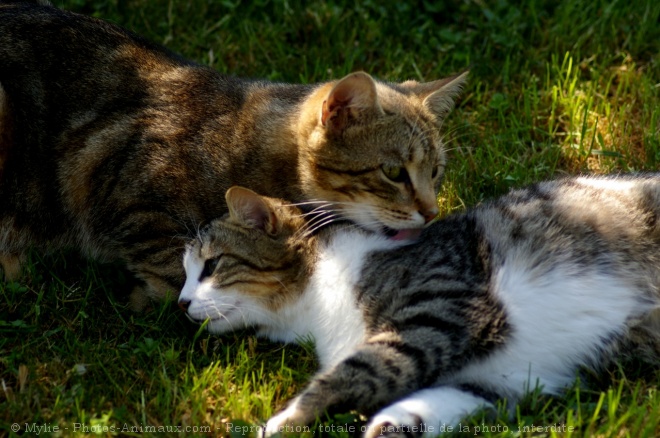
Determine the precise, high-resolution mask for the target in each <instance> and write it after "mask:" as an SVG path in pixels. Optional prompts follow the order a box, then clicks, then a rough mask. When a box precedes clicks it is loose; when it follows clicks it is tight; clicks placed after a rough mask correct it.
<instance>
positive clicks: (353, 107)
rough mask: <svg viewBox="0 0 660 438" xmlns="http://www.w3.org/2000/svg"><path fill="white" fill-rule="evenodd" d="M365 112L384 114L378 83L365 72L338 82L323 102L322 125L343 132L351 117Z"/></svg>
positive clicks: (354, 74) (352, 74) (353, 74)
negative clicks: (379, 99)
mask: <svg viewBox="0 0 660 438" xmlns="http://www.w3.org/2000/svg"><path fill="white" fill-rule="evenodd" d="M365 110H367V111H368V110H375V111H380V112H382V109H381V107H380V104H379V103H378V94H377V92H376V82H375V81H374V80H373V78H372V77H371V76H369V75H368V74H366V73H364V72H355V73H351V74H350V75H348V76H346V77H344V78H343V79H341V80H340V81H339V82H337V83H336V84H335V86H334V87H332V90H330V93H329V94H328V97H327V98H326V99H325V100H324V101H323V108H321V123H322V124H323V126H326V127H328V128H333V129H336V130H342V129H344V128H345V127H346V125H347V124H348V122H349V121H350V119H351V117H357V116H358V114H359V113H360V112H361V111H365Z"/></svg>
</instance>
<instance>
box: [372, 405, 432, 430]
mask: <svg viewBox="0 0 660 438" xmlns="http://www.w3.org/2000/svg"><path fill="white" fill-rule="evenodd" d="M424 433H425V424H424V421H423V420H422V418H421V417H420V416H419V415H415V414H413V413H411V412H408V411H407V410H406V409H404V408H402V407H400V406H392V407H390V408H389V409H386V410H384V411H381V412H380V413H379V414H377V415H376V416H374V417H373V418H372V419H371V421H369V424H368V425H367V430H366V432H365V433H364V438H376V437H387V438H398V437H401V438H403V437H421V436H424Z"/></svg>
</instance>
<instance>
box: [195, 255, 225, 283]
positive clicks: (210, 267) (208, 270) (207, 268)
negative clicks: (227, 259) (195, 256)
mask: <svg viewBox="0 0 660 438" xmlns="http://www.w3.org/2000/svg"><path fill="white" fill-rule="evenodd" d="M220 257H222V256H218V257H213V258H211V259H206V261H205V262H204V269H202V273H201V274H200V276H199V280H200V281H202V280H203V279H205V278H206V277H210V276H211V275H212V274H213V272H215V268H217V267H218V263H219V262H220Z"/></svg>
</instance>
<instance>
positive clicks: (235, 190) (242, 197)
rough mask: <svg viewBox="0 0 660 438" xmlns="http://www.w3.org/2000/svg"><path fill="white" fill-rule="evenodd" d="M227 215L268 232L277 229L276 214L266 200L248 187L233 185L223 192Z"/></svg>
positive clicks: (270, 232) (274, 232) (243, 223)
mask: <svg viewBox="0 0 660 438" xmlns="http://www.w3.org/2000/svg"><path fill="white" fill-rule="evenodd" d="M225 199H226V201H227V207H229V215H230V216H231V217H232V218H233V219H234V220H235V221H237V222H238V223H240V224H241V225H243V226H245V227H248V228H255V229H259V230H263V231H265V232H266V233H268V234H271V235H273V234H276V233H277V232H278V231H279V221H278V220H277V215H276V214H275V212H274V211H273V210H272V208H271V206H270V205H269V204H268V202H267V201H266V200H265V199H264V198H263V197H262V196H259V195H257V194H256V193H254V192H253V191H252V190H250V189H246V188H244V187H239V186H234V187H230V188H229V190H227V193H226V194H225Z"/></svg>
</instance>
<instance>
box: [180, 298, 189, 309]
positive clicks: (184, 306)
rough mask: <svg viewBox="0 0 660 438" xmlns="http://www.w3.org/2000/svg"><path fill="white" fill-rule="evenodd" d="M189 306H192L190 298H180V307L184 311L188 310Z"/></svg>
mask: <svg viewBox="0 0 660 438" xmlns="http://www.w3.org/2000/svg"><path fill="white" fill-rule="evenodd" d="M188 306H190V300H186V299H180V300H179V309H181V310H183V311H184V312H187V311H188Z"/></svg>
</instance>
